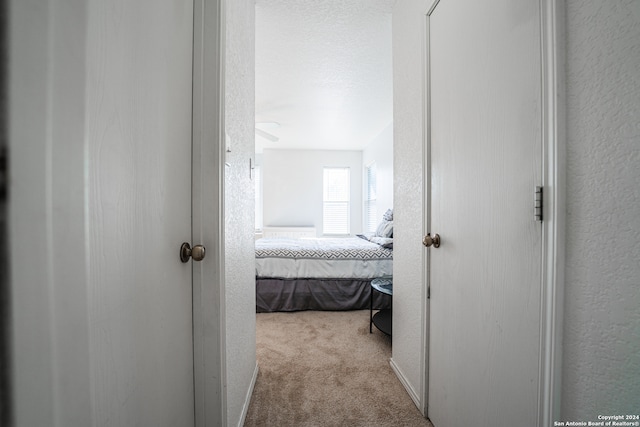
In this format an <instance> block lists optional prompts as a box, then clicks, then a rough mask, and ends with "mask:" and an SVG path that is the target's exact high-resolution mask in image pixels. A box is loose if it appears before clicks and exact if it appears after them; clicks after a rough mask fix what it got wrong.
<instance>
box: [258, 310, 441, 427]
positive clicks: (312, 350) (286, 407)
mask: <svg viewBox="0 0 640 427" xmlns="http://www.w3.org/2000/svg"><path fill="white" fill-rule="evenodd" d="M256 316H257V352H258V365H259V367H260V370H259V374H258V379H257V382H256V385H255V390H254V392H253V396H252V399H251V405H250V407H249V411H248V414H247V418H246V422H245V426H277V427H280V426H430V427H432V426H431V423H429V421H428V420H426V419H425V418H423V417H422V415H421V414H420V412H419V411H418V409H417V408H416V406H415V405H414V403H413V401H412V400H411V398H410V397H409V395H408V394H407V392H406V390H405V389H404V387H403V386H402V384H401V383H400V381H399V380H398V378H397V377H396V376H395V374H394V373H393V371H392V370H391V367H390V366H389V359H390V357H391V339H390V338H389V337H387V336H386V335H384V334H382V333H381V332H380V331H378V330H377V329H376V328H375V326H374V328H373V331H374V332H373V334H370V333H369V311H368V310H361V311H345V312H320V311H302V312H295V313H259V314H257V315H256Z"/></svg>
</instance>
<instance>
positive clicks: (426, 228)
mask: <svg viewBox="0 0 640 427" xmlns="http://www.w3.org/2000/svg"><path fill="white" fill-rule="evenodd" d="M439 2H440V0H433V2H432V3H431V6H429V9H428V10H427V12H426V13H425V16H424V21H423V22H424V24H423V25H422V69H423V70H424V72H423V74H422V75H423V78H424V81H423V82H422V85H423V92H422V94H423V95H422V102H423V112H424V120H423V121H422V138H423V141H424V143H423V144H422V146H423V147H424V149H423V153H422V156H423V162H424V164H423V167H422V170H423V171H424V173H425V176H426V179H425V178H424V177H423V179H422V185H423V188H422V193H423V194H424V212H423V215H422V217H423V221H424V222H423V230H422V234H423V235H426V234H427V233H429V232H430V231H431V215H430V213H431V160H430V159H431V120H429V118H430V117H431V76H430V73H429V70H430V66H429V61H430V51H429V43H428V37H429V16H430V15H431V13H432V12H433V11H434V10H435V8H436V6H437V5H438V3H439ZM425 252H426V253H425V257H424V260H425V261H424V263H423V264H422V281H423V283H424V288H425V289H426V290H427V291H426V292H423V293H422V295H423V297H422V298H423V299H422V307H424V308H423V310H422V328H423V330H422V333H421V339H422V346H421V347H420V348H421V349H422V351H423V354H422V357H421V358H420V359H421V360H423V363H422V366H421V368H422V369H421V375H420V381H421V383H420V387H421V389H422V401H421V402H420V405H418V408H419V409H420V411H421V412H422V414H423V415H424V416H425V417H427V418H428V417H429V327H430V326H429V310H430V307H429V299H428V295H429V287H430V286H431V284H430V281H429V272H428V268H429V265H430V262H431V251H425Z"/></svg>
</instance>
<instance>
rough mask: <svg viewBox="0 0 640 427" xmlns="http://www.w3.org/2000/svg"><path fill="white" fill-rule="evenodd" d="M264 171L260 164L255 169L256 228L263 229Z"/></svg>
mask: <svg viewBox="0 0 640 427" xmlns="http://www.w3.org/2000/svg"><path fill="white" fill-rule="evenodd" d="M261 172H262V171H261V170H260V166H256V167H255V169H254V170H253V174H254V175H253V178H254V181H253V182H254V184H255V186H256V188H255V191H256V219H255V222H256V230H262V173H261Z"/></svg>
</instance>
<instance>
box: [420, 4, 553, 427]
mask: <svg viewBox="0 0 640 427" xmlns="http://www.w3.org/2000/svg"><path fill="white" fill-rule="evenodd" d="M439 2H440V0H433V1H432V3H431V6H430V7H429V8H428V9H427V11H426V12H425V14H424V21H423V22H424V24H423V37H422V44H423V45H422V46H423V49H422V52H423V58H422V67H423V70H424V72H423V79H424V81H423V88H424V92H423V102H424V105H423V109H424V114H425V116H424V119H423V146H424V147H425V149H424V150H423V168H422V170H423V171H424V173H425V174H426V176H424V177H423V194H424V195H425V198H424V207H423V209H424V211H423V234H427V233H428V232H430V231H431V226H430V225H431V224H430V220H431V218H430V212H431V162H430V152H431V122H430V117H431V102H430V96H431V88H430V77H431V76H430V66H429V19H430V15H431V13H432V12H433V11H434V10H435V8H436V6H437V5H438V3H439ZM539 2H540V36H541V40H540V41H541V74H542V82H541V83H542V84H541V87H542V90H541V92H542V93H541V101H542V106H541V107H542V108H541V115H542V186H543V188H544V207H543V218H544V221H543V222H542V252H543V253H542V287H541V295H540V302H541V311H540V337H541V338H540V358H539V360H540V365H539V366H540V368H539V375H540V377H539V391H538V420H539V425H541V426H545V427H547V426H552V425H553V421H554V420H558V419H560V398H561V362H562V326H563V315H562V307H563V296H564V266H565V262H564V256H565V199H566V197H565V188H566V184H565V183H566V178H565V164H566V155H565V153H566V137H565V120H566V119H565V81H564V72H565V69H564V57H565V52H564V46H565V44H564V34H565V28H564V25H565V24H564V22H565V19H564V13H565V4H564V2H563V1H562V0H539ZM425 178H426V179H425ZM531 190H532V191H531V192H532V201H533V189H531ZM532 208H533V203H532ZM532 210H533V209H532ZM532 214H533V213H532ZM425 252H426V254H425V255H426V261H425V262H424V263H423V271H422V277H423V284H424V286H425V287H427V289H429V286H430V283H429V274H428V268H429V265H430V251H428V250H426V248H425ZM422 307H423V308H422V310H423V313H422V319H423V323H422V329H423V330H422V334H421V336H422V339H423V340H424V341H423V343H422V344H423V345H422V347H421V350H422V357H421V360H422V361H423V367H422V368H423V375H422V376H421V381H422V384H421V387H422V391H423V395H422V405H421V406H422V407H421V408H420V409H421V410H422V412H423V414H424V415H425V416H426V417H428V416H429V410H428V402H429V387H428V385H429V299H428V292H423V303H422Z"/></svg>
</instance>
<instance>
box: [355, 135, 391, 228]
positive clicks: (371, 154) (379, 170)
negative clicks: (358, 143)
mask: <svg viewBox="0 0 640 427" xmlns="http://www.w3.org/2000/svg"><path fill="white" fill-rule="evenodd" d="M373 161H375V162H376V193H377V194H376V196H377V208H378V222H380V221H382V215H383V214H384V213H385V212H386V210H387V209H389V208H393V123H389V126H387V127H386V128H385V129H384V130H383V131H382V132H381V133H380V135H378V136H377V137H376V138H374V140H373V141H371V143H370V144H369V145H367V147H366V148H365V149H364V150H363V151H362V167H363V173H364V167H365V166H367V165H368V164H369V163H371V162H373ZM362 185H363V190H362V191H363V193H362V197H363V198H364V197H365V191H366V189H365V188H364V186H365V185H366V180H365V178H364V175H363V177H362ZM363 215H364V212H363ZM362 226H363V228H364V226H365V224H363V225H362Z"/></svg>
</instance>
